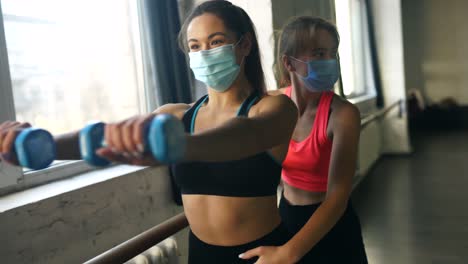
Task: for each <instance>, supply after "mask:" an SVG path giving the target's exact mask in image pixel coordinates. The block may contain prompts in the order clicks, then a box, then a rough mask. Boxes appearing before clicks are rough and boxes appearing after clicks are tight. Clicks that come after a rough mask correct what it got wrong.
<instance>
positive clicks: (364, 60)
mask: <svg viewBox="0 0 468 264" xmlns="http://www.w3.org/2000/svg"><path fill="white" fill-rule="evenodd" d="M335 1H337V0H335ZM340 1H341V0H340ZM345 1H348V3H349V5H348V6H349V7H350V8H349V10H348V12H350V13H349V17H350V19H351V20H352V21H351V25H350V27H351V31H355V30H356V29H359V32H357V33H354V34H352V35H351V57H352V58H353V62H352V63H353V64H355V65H361V66H358V67H356V66H355V67H353V72H352V74H353V75H354V76H360V78H361V83H358V81H357V80H356V78H354V84H353V86H354V87H356V86H359V85H362V87H359V88H360V89H359V90H362V91H361V92H356V88H355V90H354V91H352V92H351V93H350V94H348V95H346V94H345V93H344V89H343V84H342V82H340V86H341V88H340V92H342V96H343V97H345V98H346V99H354V100H357V101H359V99H360V98H366V99H369V98H373V97H376V96H377V91H376V85H375V76H374V73H373V72H372V67H373V65H372V60H371V52H370V32H369V25H368V23H367V21H368V19H367V13H366V6H365V5H366V2H365V1H363V0H345ZM336 8H337V5H336V4H335V10H336ZM335 12H336V11H335ZM355 12H358V15H356V14H355ZM356 25H358V26H356ZM338 30H340V28H338ZM357 51H359V52H357ZM358 55H359V58H356V56H358ZM340 68H343V65H340ZM345 85H346V84H345Z"/></svg>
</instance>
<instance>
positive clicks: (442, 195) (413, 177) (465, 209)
mask: <svg viewBox="0 0 468 264" xmlns="http://www.w3.org/2000/svg"><path fill="white" fill-rule="evenodd" d="M412 138H413V139H412V146H413V148H414V150H415V151H414V153H413V154H411V155H407V156H390V157H388V156H387V157H383V158H382V159H380V160H379V161H378V162H377V165H376V166H375V167H374V168H373V169H372V171H371V173H370V174H369V175H367V176H366V178H365V179H364V180H363V181H362V182H361V184H360V185H359V186H358V187H357V189H356V190H355V191H354V193H353V203H354V205H355V207H356V210H357V211H358V214H359V216H360V219H361V224H362V228H363V236H364V243H365V245H366V251H367V255H368V259H369V263H375V264H387V263H389V264H390V263H391V264H406V263H411V264H412V263H418V264H419V263H421V264H439V263H440V264H455V263H456V264H462V263H463V264H467V263H468V130H465V131H456V132H454V131H450V132H440V131H437V132H424V133H417V134H414V135H413V137H412Z"/></svg>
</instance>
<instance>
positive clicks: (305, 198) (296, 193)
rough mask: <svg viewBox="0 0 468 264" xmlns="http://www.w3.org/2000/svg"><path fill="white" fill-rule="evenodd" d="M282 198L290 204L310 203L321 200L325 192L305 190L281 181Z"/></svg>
mask: <svg viewBox="0 0 468 264" xmlns="http://www.w3.org/2000/svg"><path fill="white" fill-rule="evenodd" d="M283 190H284V198H286V200H287V201H288V202H289V203H290V204H292V205H310V204H317V203H320V202H322V201H323V200H324V199H325V196H326V194H327V193H326V192H314V191H307V190H302V189H299V188H296V187H294V186H291V185H289V184H287V183H286V182H284V181H283Z"/></svg>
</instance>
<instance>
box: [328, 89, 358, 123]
mask: <svg viewBox="0 0 468 264" xmlns="http://www.w3.org/2000/svg"><path fill="white" fill-rule="evenodd" d="M330 120H332V122H333V123H338V124H341V125H344V126H349V125H353V124H354V125H355V124H356V123H359V124H360V122H361V114H360V112H359V109H358V108H357V106H356V105H354V104H353V103H351V102H349V101H348V100H346V99H345V98H342V97H341V96H339V95H337V94H335V95H334V96H333V101H332V105H331V114H330Z"/></svg>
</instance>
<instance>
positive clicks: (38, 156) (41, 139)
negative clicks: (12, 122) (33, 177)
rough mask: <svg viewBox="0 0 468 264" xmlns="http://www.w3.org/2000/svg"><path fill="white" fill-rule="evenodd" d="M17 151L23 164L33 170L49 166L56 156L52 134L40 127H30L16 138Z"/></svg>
mask: <svg viewBox="0 0 468 264" xmlns="http://www.w3.org/2000/svg"><path fill="white" fill-rule="evenodd" d="M15 151H16V155H17V157H18V162H19V164H20V165H21V166H23V167H26V168H30V169H33V170H41V169H44V168H47V167H48V166H49V165H50V164H51V163H52V162H53V161H54V160H55V157H56V148H55V142H54V138H53V137H52V135H51V134H50V133H49V132H48V131H46V130H44V129H39V128H28V129H25V130H23V131H21V133H20V134H19V135H18V137H17V138H16V140H15Z"/></svg>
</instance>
